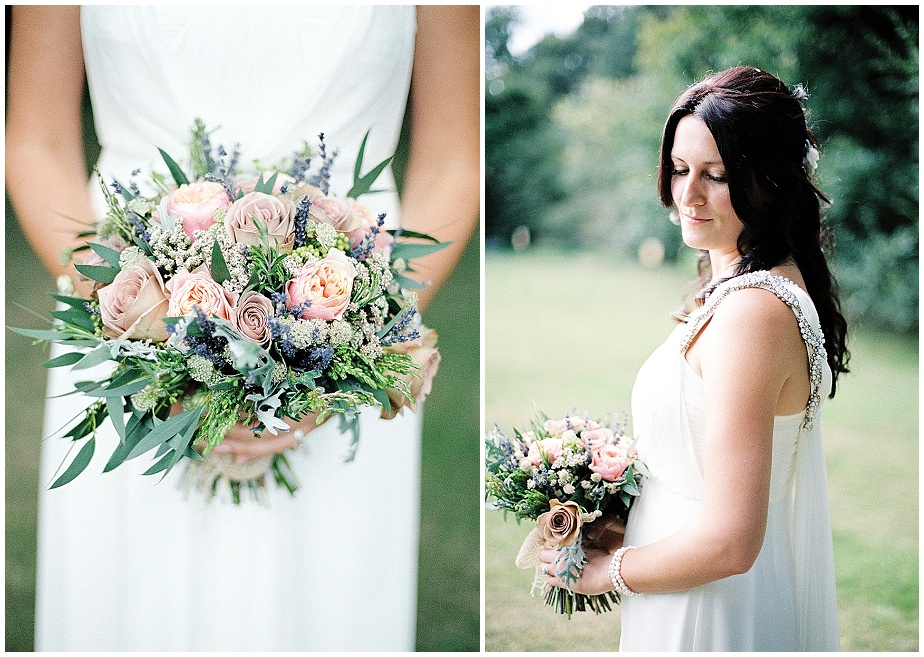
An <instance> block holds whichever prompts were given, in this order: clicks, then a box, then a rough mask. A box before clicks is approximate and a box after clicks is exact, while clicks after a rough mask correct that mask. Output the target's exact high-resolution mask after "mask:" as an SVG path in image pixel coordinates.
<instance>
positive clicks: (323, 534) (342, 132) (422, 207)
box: [6, 5, 480, 651]
mask: <svg viewBox="0 0 924 657" xmlns="http://www.w3.org/2000/svg"><path fill="white" fill-rule="evenodd" d="M8 63H9V68H8V85H9V86H8V107H7V133H6V158H7V171H6V173H7V190H8V192H9V195H10V198H11V200H12V202H13V204H14V207H15V209H16V213H17V216H18V218H19V220H20V222H21V223H22V226H23V230H24V232H25V234H26V236H27V238H28V239H29V241H30V244H31V245H32V247H33V248H34V250H35V251H36V253H37V255H38V257H39V258H40V259H41V261H42V262H43V263H44V264H45V266H46V267H47V268H48V270H49V271H50V272H51V274H52V275H53V276H58V275H60V274H65V273H66V274H69V275H72V276H74V272H73V270H71V269H70V268H67V269H65V268H64V267H63V266H62V264H61V262H60V255H61V253H62V252H63V251H65V250H66V249H68V248H70V247H71V246H72V245H73V234H72V233H70V232H69V231H70V230H72V229H73V227H74V226H75V224H72V223H69V222H68V221H67V220H66V219H64V217H67V218H72V219H76V220H77V221H80V222H83V223H89V222H91V221H93V220H94V219H95V218H97V217H99V216H100V213H101V212H102V211H103V204H102V199H101V194H100V191H99V188H98V183H97V182H96V181H95V180H93V181H91V182H90V184H89V185H88V183H87V179H86V175H85V171H86V168H85V162H84V153H83V145H82V132H81V99H82V93H83V85H84V72H86V80H87V83H88V85H89V90H90V97H91V102H92V107H93V112H94V120H95V124H96V133H97V135H98V137H99V140H100V144H101V146H102V151H101V155H100V159H99V162H98V166H99V169H100V171H101V174H102V176H103V177H104V178H105V179H106V180H111V179H113V178H115V179H120V180H127V179H128V178H129V177H130V175H131V172H132V171H133V170H134V169H136V168H139V167H140V168H141V169H142V170H144V171H147V170H149V169H151V168H158V167H161V166H162V164H158V162H159V156H158V154H157V151H156V148H157V147H160V148H162V149H164V150H165V151H166V152H168V153H180V154H182V153H184V152H185V148H186V142H187V140H188V133H189V129H190V126H191V125H192V123H193V119H194V118H196V117H199V118H201V119H202V120H203V121H204V123H205V124H206V125H207V126H209V127H218V126H220V128H218V129H217V130H216V131H215V133H214V135H213V140H214V141H215V142H216V143H221V144H223V145H226V146H227V147H229V148H230V147H233V146H234V145H236V144H240V146H241V149H242V161H244V162H250V161H252V160H259V161H260V162H264V163H266V162H276V161H278V160H280V159H281V158H285V157H287V156H289V155H290V154H291V152H292V151H294V150H295V149H297V148H298V147H299V146H300V145H301V143H302V141H303V140H308V141H309V142H310V143H313V141H314V139H315V138H316V136H317V134H318V133H319V132H324V133H325V141H326V142H327V144H329V145H330V146H331V147H336V148H337V149H338V150H339V152H340V157H339V159H338V160H337V161H336V163H335V165H334V168H333V170H332V172H331V182H332V189H333V190H334V191H335V192H337V191H339V192H340V193H343V192H345V191H346V190H347V189H348V187H349V184H350V181H351V180H352V170H351V167H352V163H353V159H354V158H355V156H356V153H357V151H358V149H359V144H360V142H361V140H362V137H363V135H364V134H365V133H366V131H367V130H370V128H371V134H370V140H369V143H368V145H367V148H366V153H365V161H366V162H379V161H381V160H383V159H385V158H386V157H388V156H389V155H391V154H392V153H393V152H394V150H395V147H396V145H397V143H398V139H399V136H400V133H401V127H402V120H403V118H404V116H405V111H406V110H407V112H408V113H409V119H410V126H411V129H410V151H409V155H408V161H407V169H406V176H405V183H404V186H403V189H402V194H401V197H400V203H399V197H398V195H397V193H396V192H395V191H394V179H393V177H392V172H391V171H390V170H388V171H386V172H385V173H384V174H383V176H382V177H380V179H379V183H378V185H377V187H379V188H388V189H390V190H391V191H387V192H385V193H382V194H378V195H376V196H375V198H374V201H375V204H376V208H377V209H379V208H381V209H380V210H379V211H384V212H386V213H387V216H388V220H389V221H390V222H392V225H391V226H390V227H396V226H397V225H398V222H399V219H400V225H402V226H403V227H406V228H408V229H412V230H419V231H421V232H426V233H430V234H432V235H434V236H436V237H438V238H439V239H441V240H442V241H452V242H453V243H454V245H453V246H452V247H450V248H448V249H444V250H443V251H441V252H440V253H438V254H435V255H434V256H431V257H429V258H427V259H426V260H425V261H423V262H422V263H421V265H422V271H421V272H420V275H421V276H422V277H423V278H424V279H426V280H428V281H431V282H432V284H431V286H430V288H429V290H428V291H427V292H426V293H425V294H424V295H422V297H421V303H420V306H421V308H422V309H423V308H425V306H426V304H427V302H428V301H429V299H430V298H431V296H432V294H433V292H435V291H436V290H437V289H438V288H439V286H440V284H441V283H442V282H443V281H444V280H445V278H446V276H447V275H448V274H449V272H450V271H451V270H452V268H453V267H454V265H455V263H456V261H457V259H458V258H459V256H460V255H461V251H462V248H463V247H464V244H465V243H466V241H467V239H468V236H469V235H470V234H471V232H472V230H473V228H474V225H475V222H476V221H477V213H478V199H479V175H478V166H479V151H478V147H479V136H478V135H479V106H478V98H479V95H478V89H479V83H480V73H479V37H478V8H477V7H449V6H438V7H426V8H425V7H421V8H419V9H416V8H415V7H413V6H355V7H339V6H329V7H328V6H324V7H321V6H301V5H292V6H283V5H276V6H264V7H243V6H221V7H219V6H162V7H160V6H158V7H153V6H118V7H103V6H86V7H78V6H61V7H49V6H16V7H14V9H13V14H12V32H11V38H10V50H9V60H8ZM74 380H75V379H74V376H73V375H72V374H71V373H70V372H67V371H66V370H64V369H56V370H52V371H51V373H50V376H49V390H48V394H49V397H50V399H49V401H48V404H47V406H46V427H45V434H46V435H47V434H49V433H52V432H54V431H56V430H57V429H59V428H60V427H61V424H62V423H64V422H66V421H67V420H68V419H69V418H71V417H73V416H75V415H76V414H77V413H78V412H80V410H81V409H82V407H83V406H84V405H85V402H81V401H80V400H79V399H78V398H77V397H64V398H60V397H57V398H55V397H53V396H54V395H59V394H61V393H64V392H67V391H69V390H71V389H72V387H73V382H74ZM374 415H375V413H374V412H371V410H367V411H365V412H363V413H362V415H361V433H362V440H361V444H360V449H359V452H358V454H357V456H356V459H355V460H354V461H353V462H351V463H348V464H345V463H343V458H342V457H343V454H344V451H345V447H346V445H347V442H348V439H347V438H345V437H344V436H341V435H340V434H339V431H338V429H337V423H336V422H328V423H326V424H324V425H322V426H321V427H318V428H316V429H314V430H313V431H311V433H310V434H309V435H307V436H306V438H305V440H304V444H303V446H302V447H300V448H298V449H297V450H296V451H294V452H293V454H292V457H291V458H290V461H291V462H292V463H293V467H294V468H295V470H296V474H297V477H298V479H299V481H300V482H301V484H302V489H301V490H300V491H299V492H298V493H297V495H296V496H295V497H294V498H290V497H288V496H287V495H286V494H284V493H281V492H280V493H277V494H275V495H274V496H273V497H272V499H271V504H270V506H269V507H268V508H267V507H262V506H259V505H257V504H244V505H242V506H240V507H234V506H231V505H226V504H206V503H205V502H203V501H201V500H200V501H196V500H194V499H190V500H186V499H184V496H183V494H182V492H181V491H179V490H178V488H177V487H176V486H174V485H171V484H170V483H169V482H164V484H162V485H156V480H155V479H152V478H150V477H142V476H140V473H141V472H143V471H144V470H145V469H147V465H146V464H144V463H140V462H139V463H137V464H135V463H134V462H129V463H126V464H124V465H123V466H121V467H120V468H117V469H116V470H115V471H113V472H110V473H107V474H105V475H99V474H98V473H100V472H101V471H102V468H103V465H104V459H105V458H106V457H107V455H108V454H109V453H110V452H111V448H112V447H113V446H114V444H115V443H114V442H113V441H115V440H117V437H116V436H115V434H114V432H112V431H101V432H100V435H99V436H98V440H100V441H107V440H108V441H109V444H108V445H106V444H103V445H101V446H100V449H98V450H97V456H98V458H97V459H96V460H95V461H94V462H93V463H91V465H90V466H89V468H88V470H87V472H85V473H84V474H83V475H82V476H81V477H78V478H77V480H75V481H73V482H71V483H69V484H67V485H66V486H64V487H62V488H59V489H55V490H51V491H49V490H43V491H42V492H41V494H40V501H39V547H38V582H37V616H36V648H37V649H38V650H94V651H95V650H112V651H116V650H118V651H122V650H184V651H191V650H261V651H270V650H272V651H278V650H376V651H378V650H404V651H406V650H412V649H413V647H414V635H415V612H416V588H417V582H416V573H417V539H418V509H419V485H420V484H419V464H420V453H419V451H420V417H419V415H415V414H412V413H406V414H405V415H403V416H399V417H397V418H395V419H393V420H383V419H380V418H378V417H374ZM300 428H301V429H302V430H303V431H305V432H307V431H309V430H311V429H313V426H312V425H311V424H309V423H306V424H305V425H304V426H302V427H300ZM293 429H294V427H293ZM294 433H295V432H294V430H293V431H292V432H290V433H289V434H283V435H280V437H279V438H278V439H260V440H257V441H254V440H252V439H251V438H250V436H249V431H247V430H246V429H244V428H243V427H237V428H235V429H232V431H230V432H229V434H228V436H227V437H226V440H225V445H226V449H228V451H229V452H230V453H231V454H232V456H234V457H236V458H238V459H240V460H247V459H251V458H255V457H257V456H259V455H262V454H265V453H268V452H269V453H271V452H278V451H282V450H285V449H288V448H290V447H292V446H293V445H294V443H295V440H294V438H293V435H294ZM67 447H68V445H67V441H66V440H61V439H57V438H54V439H52V440H48V441H45V442H44V443H43V454H42V465H41V475H40V476H41V481H42V482H43V483H46V484H47V482H49V481H51V480H52V476H53V472H54V470H55V469H56V468H57V467H58V466H59V465H60V463H61V462H62V460H63V459H64V458H65V454H66V451H67ZM100 459H103V460H100ZM138 460H139V461H140V460H142V459H138Z"/></svg>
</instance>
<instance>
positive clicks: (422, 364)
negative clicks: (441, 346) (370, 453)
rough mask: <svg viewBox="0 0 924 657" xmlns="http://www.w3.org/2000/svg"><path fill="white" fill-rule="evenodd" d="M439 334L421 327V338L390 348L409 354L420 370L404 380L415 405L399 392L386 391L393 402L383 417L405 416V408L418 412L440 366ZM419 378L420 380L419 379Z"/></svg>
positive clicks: (384, 410) (384, 411)
mask: <svg viewBox="0 0 924 657" xmlns="http://www.w3.org/2000/svg"><path fill="white" fill-rule="evenodd" d="M436 339H437V333H436V331H434V330H433V329H431V328H427V327H426V326H424V327H421V330H420V336H419V337H417V338H416V339H414V340H411V341H410V342H401V343H398V344H394V345H391V346H390V347H388V350H389V351H393V352H397V353H400V354H407V355H409V356H410V357H411V360H413V361H414V364H415V365H417V366H418V367H419V368H420V369H419V370H418V371H417V372H416V374H417V376H414V375H413V374H406V375H405V376H404V377H403V378H404V381H405V383H407V384H408V385H409V386H410V387H411V395H412V396H413V397H414V403H413V404H411V403H410V400H409V399H408V398H407V397H405V396H404V395H403V394H402V393H400V392H399V391H397V390H394V389H391V390H388V391H386V394H387V395H388V399H389V400H391V408H390V409H383V410H382V417H383V418H384V419H386V420H390V419H391V418H393V417H395V416H396V415H397V414H398V413H401V414H404V408H405V407H409V408H410V409H411V410H412V411H414V412H417V404H419V403H421V402H422V401H423V400H424V399H426V398H427V395H429V394H430V390H431V389H432V387H433V377H435V376H436V371H437V369H439V365H440V359H441V356H440V352H439V350H437V348H436ZM418 377H419V378H418Z"/></svg>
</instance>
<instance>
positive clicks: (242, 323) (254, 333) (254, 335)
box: [231, 290, 273, 349]
mask: <svg viewBox="0 0 924 657" xmlns="http://www.w3.org/2000/svg"><path fill="white" fill-rule="evenodd" d="M272 316H273V302H272V301H270V300H269V299H267V298H266V297H265V296H263V295H262V294H260V293H259V292H255V291H253V290H250V291H249V292H245V293H244V295H243V296H242V297H241V298H240V299H238V302H237V307H236V308H234V313H233V317H232V320H231V323H232V324H234V327H235V328H236V329H237V330H238V331H239V332H240V334H241V335H243V336H244V337H245V338H247V339H248V340H253V341H254V342H256V343H257V344H258V345H260V346H261V347H263V348H264V349H265V348H266V347H268V346H269V343H270V341H271V340H272V339H273V334H272V333H271V332H270V329H269V326H268V323H269V319H270V317H272Z"/></svg>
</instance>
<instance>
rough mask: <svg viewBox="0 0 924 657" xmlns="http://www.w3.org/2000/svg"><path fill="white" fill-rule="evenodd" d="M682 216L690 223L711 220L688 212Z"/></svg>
mask: <svg viewBox="0 0 924 657" xmlns="http://www.w3.org/2000/svg"><path fill="white" fill-rule="evenodd" d="M683 218H684V219H686V220H687V221H689V222H690V223H691V224H704V223H706V222H707V221H712V220H711V219H708V218H706V217H696V216H691V215H688V214H684V215H683Z"/></svg>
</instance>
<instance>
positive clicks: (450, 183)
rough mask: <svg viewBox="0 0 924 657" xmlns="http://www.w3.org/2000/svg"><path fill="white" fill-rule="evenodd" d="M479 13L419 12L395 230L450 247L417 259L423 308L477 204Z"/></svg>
mask: <svg viewBox="0 0 924 657" xmlns="http://www.w3.org/2000/svg"><path fill="white" fill-rule="evenodd" d="M479 20H480V19H479V8H478V6H477V5H467V6H447V5H437V6H422V7H418V9H417V40H416V44H415V49H414V70H413V73H412V77H411V95H410V112H411V114H410V118H411V134H410V151H409V154H408V164H407V175H406V177H405V182H404V189H403V192H402V196H401V225H402V226H403V227H404V228H407V229H409V230H416V231H419V232H423V233H429V234H431V235H433V236H435V237H437V238H439V239H440V240H441V241H444V242H449V241H451V242H453V244H452V246H450V247H447V248H445V249H442V250H441V251H439V252H437V253H435V254H433V255H430V256H427V257H426V258H422V259H420V260H419V261H415V265H416V267H417V269H418V273H417V274H416V277H417V278H418V279H420V280H425V281H428V282H430V286H429V287H428V289H427V290H425V291H422V292H421V293H420V304H419V305H420V308H421V309H423V308H424V307H425V306H426V305H427V303H428V302H429V300H430V299H431V298H432V296H433V295H434V293H435V292H436V291H437V290H438V289H439V287H440V285H442V283H443V282H444V281H445V280H446V277H447V276H449V274H450V272H451V271H452V270H453V268H454V267H455V265H456V262H457V261H458V260H459V257H460V256H461V255H462V251H463V250H464V248H465V245H466V242H467V241H468V239H469V237H470V236H471V234H472V231H473V230H474V228H475V225H476V224H477V222H478V214H479V209H480V202H481V193H480V189H481V175H480V164H481V156H480V145H481V138H480V131H481V119H480V117H481V111H480V106H481V105H480V89H481V55H480V52H481V38H480V22H479Z"/></svg>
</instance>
